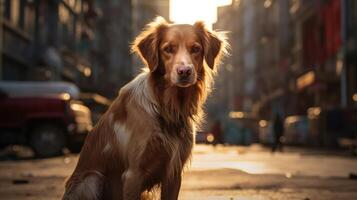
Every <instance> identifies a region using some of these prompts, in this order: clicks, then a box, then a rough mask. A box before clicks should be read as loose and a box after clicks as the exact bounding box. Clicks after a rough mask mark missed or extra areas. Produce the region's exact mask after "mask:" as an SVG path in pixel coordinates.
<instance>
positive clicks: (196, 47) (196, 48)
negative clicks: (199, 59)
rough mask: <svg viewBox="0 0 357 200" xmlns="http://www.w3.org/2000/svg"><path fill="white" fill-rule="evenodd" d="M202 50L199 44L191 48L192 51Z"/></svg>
mask: <svg viewBox="0 0 357 200" xmlns="http://www.w3.org/2000/svg"><path fill="white" fill-rule="evenodd" d="M200 51H201V47H199V46H193V47H192V48H191V53H198V52H200Z"/></svg>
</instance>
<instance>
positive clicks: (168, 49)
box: [164, 45, 174, 54]
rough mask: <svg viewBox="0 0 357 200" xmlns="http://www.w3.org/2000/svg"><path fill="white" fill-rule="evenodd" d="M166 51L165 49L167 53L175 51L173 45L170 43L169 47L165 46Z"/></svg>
mask: <svg viewBox="0 0 357 200" xmlns="http://www.w3.org/2000/svg"><path fill="white" fill-rule="evenodd" d="M164 51H165V52H166V53H168V54H171V53H173V52H174V48H173V47H172V46H171V45H169V46H167V47H165V48H164Z"/></svg>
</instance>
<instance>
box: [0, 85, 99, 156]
mask: <svg viewBox="0 0 357 200" xmlns="http://www.w3.org/2000/svg"><path fill="white" fill-rule="evenodd" d="M38 84H39V85H38V86H39V87H35V88H37V89H38V88H41V91H42V92H39V90H38V91H37V92H36V91H34V92H31V91H30V90H31V89H32V88H33V87H31V86H33V85H31V84H29V85H25V84H24V83H19V84H18V86H17V87H13V86H14V84H12V86H11V87H7V86H8V85H7V84H2V83H1V82H0V146H2V147H3V146H6V145H10V144H23V145H28V146H30V147H32V148H33V150H34V152H35V154H36V155H37V156H39V157H48V156H54V155H58V154H60V153H61V152H62V149H63V148H64V147H68V148H69V149H70V150H71V151H73V152H79V151H80V148H81V145H82V144H83V141H84V139H85V137H86V135H87V133H88V131H90V130H91V128H92V120H91V112H90V110H89V109H88V107H86V106H85V105H83V103H82V102H80V101H78V100H75V99H73V98H72V97H71V95H70V93H67V92H68V90H58V92H53V91H54V90H55V89H54V88H53V86H54V85H53V83H52V84H51V85H48V87H46V86H45V85H41V84H46V83H38ZM61 84H63V83H61ZM15 85H16V84H15ZM35 85H36V84H35ZM70 87H73V85H72V86H70ZM14 88H16V89H14ZM37 89H35V90H37ZM21 91H24V92H21ZM46 91H52V92H46ZM78 91H79V90H78ZM61 92H62V93H61ZM69 92H71V91H69ZM72 92H73V91H72Z"/></svg>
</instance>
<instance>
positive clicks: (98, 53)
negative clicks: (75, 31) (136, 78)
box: [92, 0, 133, 98]
mask: <svg viewBox="0 0 357 200" xmlns="http://www.w3.org/2000/svg"><path fill="white" fill-rule="evenodd" d="M94 4H95V7H96V8H97V9H98V10H99V11H98V12H99V13H98V19H97V20H96V21H95V23H94V26H95V34H94V36H95V37H94V39H93V50H92V63H93V65H94V70H95V73H94V77H93V79H94V80H93V82H94V87H96V90H98V91H100V92H101V93H102V94H103V95H105V96H108V97H111V98H113V97H115V96H116V95H117V92H118V90H119V89H120V87H122V86H123V85H125V84H126V83H127V82H129V81H130V80H131V79H132V77H133V67H132V58H131V54H130V47H129V46H130V42H131V41H132V40H133V28H132V24H133V18H132V14H133V13H132V10H133V8H132V4H131V0H107V1H101V0H97V1H95V2H94Z"/></svg>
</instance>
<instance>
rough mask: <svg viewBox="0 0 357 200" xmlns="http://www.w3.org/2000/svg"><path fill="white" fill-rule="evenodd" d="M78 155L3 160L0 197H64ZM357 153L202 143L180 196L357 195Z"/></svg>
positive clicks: (208, 199) (258, 199)
mask: <svg viewBox="0 0 357 200" xmlns="http://www.w3.org/2000/svg"><path fill="white" fill-rule="evenodd" d="M77 159H78V156H77V155H72V154H67V155H65V156H61V157H56V158H50V159H41V160H34V159H25V160H7V161H1V162H0V199H16V200H18V199H26V200H29V199H36V200H39V199H49V200H51V199H60V197H61V194H62V192H63V186H64V181H65V178H66V176H68V175H69V174H70V173H71V172H72V170H73V168H74V166H75V164H76V162H77ZM350 174H357V158H356V157H350V156H346V155H344V154H336V153H334V152H325V151H311V150H309V151H307V150H303V149H291V148H288V149H287V151H286V152H284V153H276V154H272V153H270V152H269V151H268V149H265V148H263V147H261V146H257V145H256V146H250V147H232V146H231V147H223V146H217V147H213V146H206V145H198V146H196V148H195V150H194V154H193V159H192V162H191V165H190V168H189V169H188V170H187V172H186V173H185V175H184V179H183V186H182V190H181V193H180V199H185V200H186V199H187V200H195V199H197V200H201V199H202V200H221V199H222V200H223V199H228V200H232V199H234V200H235V199H239V200H266V199H267V200H270V199H284V200H285V199H289V200H290V199H293V200H294V199H299V200H315V199H321V200H329V199H331V200H332V199H333V200H335V199H339V200H344V199H346V200H347V199H351V200H355V199H357V180H355V179H353V178H350V177H349V176H350Z"/></svg>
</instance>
